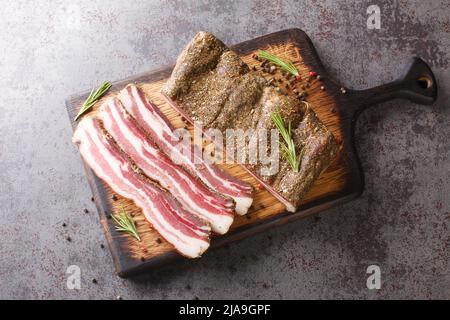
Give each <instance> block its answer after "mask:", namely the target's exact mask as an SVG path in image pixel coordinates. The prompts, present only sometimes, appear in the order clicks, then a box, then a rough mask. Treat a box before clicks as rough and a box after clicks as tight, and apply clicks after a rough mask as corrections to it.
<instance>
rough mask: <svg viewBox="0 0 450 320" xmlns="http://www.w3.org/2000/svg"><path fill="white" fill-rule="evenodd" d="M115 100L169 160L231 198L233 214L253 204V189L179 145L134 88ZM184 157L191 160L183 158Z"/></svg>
mask: <svg viewBox="0 0 450 320" xmlns="http://www.w3.org/2000/svg"><path fill="white" fill-rule="evenodd" d="M118 99H119V100H120V102H121V103H122V105H123V107H124V108H125V110H126V111H127V112H128V113H129V114H130V115H131V116H132V117H133V118H134V119H135V120H136V123H137V124H138V125H139V126H140V127H141V128H142V129H143V130H144V131H145V133H146V134H148V135H149V136H150V138H151V139H152V140H153V141H154V142H155V144H156V145H157V146H158V147H159V148H160V149H161V150H162V151H163V152H164V153H166V155H168V156H169V157H170V159H171V160H172V161H174V162H175V163H177V164H180V165H181V166H182V167H183V168H184V169H185V170H187V171H188V172H189V173H191V174H192V175H193V176H195V177H198V178H199V179H200V180H201V181H202V182H203V183H204V184H205V185H206V186H208V187H209V188H210V189H212V190H214V191H216V192H218V193H220V194H222V195H224V196H226V197H229V198H231V199H233V200H234V202H235V211H236V213H237V214H239V215H243V214H246V213H247V211H248V209H249V208H250V206H251V204H252V202H253V188H252V187H251V185H250V184H248V183H246V182H243V181H241V180H238V179H236V178H234V177H232V176H231V175H229V174H228V173H226V172H225V171H223V170H221V169H220V168H219V167H217V166H216V165H214V164H210V163H208V162H207V161H205V160H204V159H203V157H202V156H201V152H191V151H192V148H196V147H195V146H192V145H189V146H183V145H182V146H180V145H179V137H178V136H177V135H176V134H175V133H174V131H175V128H174V127H173V126H172V124H171V123H170V122H169V120H168V119H167V117H166V116H165V115H164V114H163V113H162V112H161V111H160V110H159V108H158V107H157V106H155V105H154V104H153V103H151V102H150V101H149V100H148V99H147V98H146V97H145V95H144V93H143V92H142V90H141V89H139V88H138V87H137V86H135V85H128V86H127V87H126V88H125V89H123V90H122V91H120V93H119V94H118ZM184 147H187V148H189V152H185V151H187V150H184V149H183V148H184ZM187 154H190V155H191V156H192V157H191V156H186V155H187Z"/></svg>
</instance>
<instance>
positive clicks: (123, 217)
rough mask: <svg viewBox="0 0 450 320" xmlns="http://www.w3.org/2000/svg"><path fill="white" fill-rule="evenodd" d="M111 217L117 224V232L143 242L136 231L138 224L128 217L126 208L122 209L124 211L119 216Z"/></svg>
mask: <svg viewBox="0 0 450 320" xmlns="http://www.w3.org/2000/svg"><path fill="white" fill-rule="evenodd" d="M111 217H112V218H113V220H114V222H115V223H116V224H117V225H116V230H117V231H120V232H126V233H128V234H130V235H131V236H133V237H134V238H136V239H137V240H139V241H141V237H139V234H138V232H137V229H136V223H135V222H134V220H133V218H132V217H130V216H129V215H128V213H127V212H126V211H125V209H124V208H122V210H121V211H120V212H119V213H118V214H112V215H111Z"/></svg>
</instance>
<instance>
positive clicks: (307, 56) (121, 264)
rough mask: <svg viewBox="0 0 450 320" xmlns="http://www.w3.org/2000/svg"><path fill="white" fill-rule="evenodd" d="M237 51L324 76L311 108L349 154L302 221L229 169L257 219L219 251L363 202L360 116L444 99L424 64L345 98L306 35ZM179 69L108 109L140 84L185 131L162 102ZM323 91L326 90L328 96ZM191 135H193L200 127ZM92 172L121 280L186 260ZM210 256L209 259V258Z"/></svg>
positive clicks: (265, 40) (271, 38) (80, 97)
mask: <svg viewBox="0 0 450 320" xmlns="http://www.w3.org/2000/svg"><path fill="white" fill-rule="evenodd" d="M231 48H232V49H233V50H234V51H236V52H237V53H238V54H239V55H240V56H241V58H242V59H243V60H244V61H245V62H246V63H247V64H248V65H249V66H250V67H252V66H253V65H257V64H258V61H256V60H255V59H253V58H252V54H253V53H255V52H257V51H258V50H260V49H263V50H267V51H269V52H271V53H273V54H276V55H278V56H280V57H281V58H283V59H286V60H290V61H292V62H293V63H294V64H295V66H296V67H297V68H298V70H299V71H300V74H301V76H302V79H307V78H308V74H309V71H311V70H313V71H315V72H317V74H320V76H321V79H320V80H312V81H311V82H310V87H309V88H308V89H307V93H308V96H307V101H308V102H309V103H310V104H311V105H312V108H313V109H314V111H315V112H316V114H317V115H318V117H319V119H320V120H321V121H322V122H324V123H325V125H326V126H327V127H328V128H329V130H331V131H332V132H333V134H334V135H335V137H336V139H337V140H338V142H339V143H340V144H341V146H342V148H341V152H340V154H339V156H338V157H337V158H336V160H335V161H334V162H333V163H332V164H331V165H330V167H329V168H328V169H327V170H326V171H324V172H323V173H322V174H321V175H320V177H319V179H318V180H317V181H316V182H315V183H314V186H313V187H312V189H311V190H310V191H309V192H308V194H307V195H306V197H305V198H304V200H303V204H302V205H301V207H300V209H299V211H298V212H297V213H288V212H286V211H285V209H284V206H283V205H282V204H281V203H280V202H278V201H277V200H276V199H275V198H274V197H273V196H272V195H271V194H270V193H269V192H268V191H267V190H265V189H262V188H261V187H260V186H259V185H258V183H257V181H256V180H255V179H254V178H253V177H252V176H251V175H250V174H249V173H248V172H247V171H245V170H244V169H243V168H242V167H240V166H238V165H222V167H223V168H224V169H225V170H227V171H228V172H230V173H231V174H232V175H234V176H235V177H237V178H239V179H242V180H245V181H248V182H249V183H251V184H252V185H253V186H254V187H255V190H256V192H255V200H254V204H253V206H252V208H251V209H250V212H249V214H248V215H247V216H236V218H235V222H234V223H233V225H232V227H231V229H230V231H229V233H228V234H226V235H223V236H215V237H213V239H212V241H211V245H212V247H214V246H219V245H223V244H226V243H230V242H232V241H235V240H238V239H241V238H244V237H247V236H249V235H252V234H255V233H257V232H260V231H262V230H264V229H267V228H270V227H273V226H276V225H280V224H283V223H286V222H289V221H292V220H294V219H298V218H302V217H306V216H308V215H311V214H313V213H317V212H319V211H322V210H325V209H327V208H330V207H332V206H335V205H338V204H340V203H343V202H346V201H349V200H351V199H353V198H355V197H357V196H358V195H359V194H360V193H361V192H362V190H363V176H362V172H361V169H360V165H359V161H358V158H357V155H356V152H355V149H354V145H353V141H352V138H353V127H354V122H355V120H356V117H357V115H358V114H359V112H360V111H361V110H363V109H364V108H365V107H367V106H369V105H373V104H375V103H378V102H382V101H385V100H389V99H393V98H407V99H410V100H413V101H416V102H418V103H423V104H429V103H432V102H433V101H434V100H435V98H436V94H437V91H436V82H435V79H434V76H433V74H432V73H431V70H429V68H428V66H427V65H426V64H425V63H424V62H423V61H421V60H420V59H418V60H417V59H415V60H413V63H412V64H411V66H409V68H408V69H407V72H406V73H405V75H404V76H403V77H401V78H400V79H398V80H396V81H394V82H392V83H389V84H386V85H383V86H380V87H377V88H372V89H367V90H363V91H353V90H350V89H346V90H345V94H344V93H343V92H342V90H341V85H340V84H339V83H338V82H336V81H335V80H333V79H332V78H330V76H329V74H328V73H327V71H326V70H325V68H324V67H323V65H322V63H321V62H320V59H319V58H318V56H317V53H316V51H315V49H314V47H313V45H312V43H311V40H310V39H309V37H308V36H307V35H306V34H305V33H304V32H303V31H301V30H299V29H290V30H285V31H280V32H277V33H273V34H270V35H267V36H263V37H260V38H257V39H253V40H250V41H246V42H243V43H240V44H238V45H235V46H232V47H231ZM419 60H420V61H419ZM172 68H173V66H169V67H163V68H161V69H159V70H155V71H150V72H147V73H144V74H141V75H137V76H133V77H130V78H128V79H124V80H121V81H118V82H115V83H114V84H113V87H112V89H111V91H110V92H109V94H108V95H107V96H106V97H104V98H103V99H102V101H103V100H104V99H105V98H107V97H109V96H112V95H114V94H116V93H117V92H118V91H119V90H121V89H122V88H123V87H124V86H125V85H127V84H128V83H135V84H137V85H138V86H140V87H141V88H142V89H143V90H144V92H145V93H146V95H147V96H148V98H150V100H152V101H153V102H154V103H155V104H156V105H157V106H158V107H159V108H160V109H161V110H162V111H163V112H164V114H165V115H167V117H168V118H169V119H170V121H171V122H172V123H173V124H174V126H175V127H177V128H179V127H184V126H185V124H184V123H183V121H182V120H181V116H180V115H179V114H178V113H177V112H176V111H175V110H174V109H173V108H172V107H171V106H170V105H169V104H168V103H167V101H166V100H165V99H164V97H163V96H162V95H161V94H160V89H161V87H162V85H163V84H164V83H165V81H166V80H167V78H168V77H169V76H170V74H171V71H172ZM419 78H420V79H419ZM322 86H323V87H324V88H321V87H322ZM88 94H89V92H84V93H81V94H77V95H74V96H71V97H70V98H68V99H67V101H66V106H67V110H68V113H69V117H70V119H71V121H72V127H73V128H74V129H75V128H76V125H77V123H76V122H74V121H73V119H74V117H75V115H76V114H77V112H78V110H79V108H80V106H81V105H82V103H83V102H84V100H85V99H86V97H87V95H88ZM102 101H100V102H99V103H97V104H96V106H95V107H94V110H93V111H92V112H95V109H96V108H97V107H98V106H100V105H101V102H102ZM189 128H190V129H192V127H189ZM85 168H86V173H87V177H88V180H89V184H90V186H91V188H92V192H93V196H94V200H95V203H96V206H97V209H98V211H99V214H100V221H101V223H102V226H103V229H104V232H105V235H106V238H107V241H108V244H109V247H110V250H111V252H112V256H113V259H114V263H115V267H116V270H117V273H118V274H119V276H122V277H127V276H131V275H134V274H137V273H139V272H142V271H145V270H148V269H149V268H152V267H156V266H158V265H162V264H165V263H168V262H170V261H173V260H175V259H185V258H183V257H181V256H180V255H179V254H178V253H176V252H175V251H174V248H173V247H172V246H171V245H170V244H169V243H168V242H166V241H165V240H164V239H162V238H161V237H160V235H159V234H158V233H157V232H156V231H155V230H153V229H152V228H151V226H150V224H149V223H148V222H147V221H146V220H145V218H144V216H143V214H142V212H141V210H140V209H139V208H137V207H136V206H135V205H134V204H133V203H132V202H131V201H129V200H127V199H124V198H121V197H118V199H117V200H113V199H112V198H113V197H112V195H113V192H112V190H111V189H110V188H109V186H108V185H107V184H105V183H104V182H103V181H101V180H100V179H98V178H97V177H96V176H95V174H94V173H93V172H92V170H90V168H88V167H87V166H86V164H85ZM121 208H124V209H125V210H126V211H127V212H128V213H130V214H132V215H133V216H134V217H135V220H136V222H137V227H138V232H139V234H140V235H141V237H142V241H141V242H138V241H137V240H135V239H134V238H132V237H130V236H129V235H127V234H123V233H119V232H116V231H115V229H114V223H113V221H112V219H111V218H110V215H111V214H112V213H116V212H118V210H120V209H121ZM210 250H211V249H210ZM205 255H208V252H206V253H205Z"/></svg>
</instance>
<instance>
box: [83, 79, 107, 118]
mask: <svg viewBox="0 0 450 320" xmlns="http://www.w3.org/2000/svg"><path fill="white" fill-rule="evenodd" d="M111 86H112V85H111V83H110V82H109V81H106V82H103V83H102V85H101V86H100V87H98V88H97V90H95V89H92V91H91V94H90V95H89V97H88V98H87V99H86V101H85V102H84V103H83V105H82V106H81V109H80V112H78V114H77V116H76V117H75V120H74V121H77V120H78V118H79V117H80V116H82V115H83V114H84V113H85V112H86V111H88V110H89V109H90V108H92V106H93V105H94V104H95V103H96V102H97V101H98V100H99V99H100V98H101V97H102V96H103V95H104V94H105V93H106V92H107V91H108V90H109V88H111Z"/></svg>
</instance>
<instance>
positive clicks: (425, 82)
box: [417, 76, 433, 89]
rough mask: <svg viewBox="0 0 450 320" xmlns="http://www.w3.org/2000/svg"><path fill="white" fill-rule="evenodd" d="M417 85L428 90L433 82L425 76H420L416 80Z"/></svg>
mask: <svg viewBox="0 0 450 320" xmlns="http://www.w3.org/2000/svg"><path fill="white" fill-rule="evenodd" d="M417 84H418V85H419V87H421V88H422V89H428V88H431V86H432V85H433V80H432V79H430V78H429V77H427V76H421V77H419V78H417Z"/></svg>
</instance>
